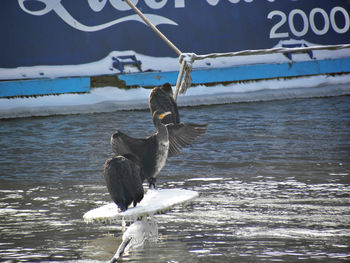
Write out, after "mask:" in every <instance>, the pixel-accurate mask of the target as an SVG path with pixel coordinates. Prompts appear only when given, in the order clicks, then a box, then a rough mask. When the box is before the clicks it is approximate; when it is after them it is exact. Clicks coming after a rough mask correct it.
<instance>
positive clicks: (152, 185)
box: [148, 177, 157, 189]
mask: <svg viewBox="0 0 350 263" xmlns="http://www.w3.org/2000/svg"><path fill="white" fill-rule="evenodd" d="M156 181H157V179H156V178H154V177H151V178H148V183H149V189H156Z"/></svg>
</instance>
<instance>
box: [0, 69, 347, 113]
mask: <svg viewBox="0 0 350 263" xmlns="http://www.w3.org/2000/svg"><path fill="white" fill-rule="evenodd" d="M149 92H150V90H149V89H144V88H135V89H128V90H125V89H118V88H115V87H104V88H94V89H91V91H90V92H89V93H84V94H61V95H50V96H38V97H29V98H10V99H7V98H1V99H0V119H8V118H19V117H33V116H51V115H63V114H84V113H99V112H113V111H118V110H146V109H148V95H149ZM341 95H350V74H344V75H339V76H327V75H321V76H311V77H300V78H293V79H283V80H282V79H280V80H279V79H273V80H263V81H249V82H244V83H232V84H228V85H223V84H218V85H215V86H205V85H198V86H194V87H191V88H190V89H189V90H188V91H187V93H186V94H185V95H181V96H179V98H178V105H179V106H180V107H181V106H200V105H212V104H225V103H234V102H251V101H268V100H277V99H292V98H311V97H325V96H341Z"/></svg>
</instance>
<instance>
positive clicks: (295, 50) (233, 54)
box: [182, 44, 350, 60]
mask: <svg viewBox="0 0 350 263" xmlns="http://www.w3.org/2000/svg"><path fill="white" fill-rule="evenodd" d="M346 48H350V44H343V45H325V46H312V47H300V48H284V47H277V48H270V49H258V50H242V51H237V52H228V53H211V54H206V55H196V54H193V53H188V54H191V56H194V60H202V59H206V58H221V57H236V56H249V55H267V54H274V53H302V52H307V51H312V50H339V49H346ZM182 55H186V53H185V54H182Z"/></svg>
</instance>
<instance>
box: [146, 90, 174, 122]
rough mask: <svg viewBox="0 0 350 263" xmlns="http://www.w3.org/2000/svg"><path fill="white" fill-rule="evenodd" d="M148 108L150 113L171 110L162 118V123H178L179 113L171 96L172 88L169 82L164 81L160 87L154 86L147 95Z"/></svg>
mask: <svg viewBox="0 0 350 263" xmlns="http://www.w3.org/2000/svg"><path fill="white" fill-rule="evenodd" d="M149 108H150V111H151V114H152V116H153V113H154V112H155V111H159V112H171V114H170V115H168V116H166V117H164V118H163V119H162V123H163V124H169V123H174V124H178V123H180V115H179V111H178V108H177V104H176V102H175V100H174V97H173V90H172V89H171V86H170V84H169V83H165V84H163V85H162V86H160V87H155V88H154V89H153V90H152V91H151V93H150V95H149Z"/></svg>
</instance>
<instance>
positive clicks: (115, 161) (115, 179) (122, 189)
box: [104, 155, 144, 211]
mask: <svg viewBox="0 0 350 263" xmlns="http://www.w3.org/2000/svg"><path fill="white" fill-rule="evenodd" d="M104 177H105V181H106V184H107V189H108V192H109V193H110V195H111V198H112V200H113V202H114V203H116V204H117V206H118V207H119V209H120V210H121V211H125V210H127V209H128V206H129V205H130V204H131V203H133V205H134V206H136V204H137V203H139V202H140V201H141V200H142V198H143V195H144V191H143V187H142V181H143V179H142V170H141V167H140V164H139V162H138V161H137V160H136V158H135V157H134V156H132V155H125V156H121V155H120V156H115V157H113V158H110V159H108V160H107V161H106V162H105V165H104Z"/></svg>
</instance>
